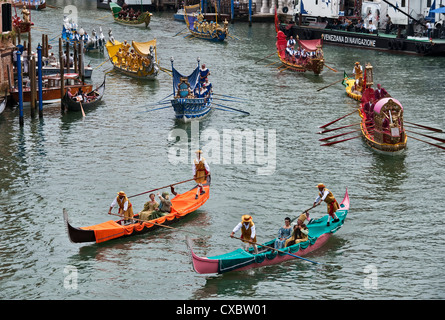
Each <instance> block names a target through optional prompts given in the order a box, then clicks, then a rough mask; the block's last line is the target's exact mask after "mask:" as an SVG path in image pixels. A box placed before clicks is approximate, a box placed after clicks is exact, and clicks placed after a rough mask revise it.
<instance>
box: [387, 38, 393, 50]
mask: <svg viewBox="0 0 445 320" xmlns="http://www.w3.org/2000/svg"><path fill="white" fill-rule="evenodd" d="M388 49H389V50H392V40H390V41H388Z"/></svg>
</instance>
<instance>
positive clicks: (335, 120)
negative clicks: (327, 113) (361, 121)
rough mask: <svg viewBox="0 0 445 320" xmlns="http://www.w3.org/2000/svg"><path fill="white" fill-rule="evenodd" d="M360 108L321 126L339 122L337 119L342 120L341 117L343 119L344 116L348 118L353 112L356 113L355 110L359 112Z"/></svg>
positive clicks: (324, 126)
mask: <svg viewBox="0 0 445 320" xmlns="http://www.w3.org/2000/svg"><path fill="white" fill-rule="evenodd" d="M358 110H359V109H355V110H354V111H352V112H351V113H348V114H347V115H344V116H342V117H340V118H338V119H335V120H334V121H331V122H329V123H326V124H325V125H322V126H320V127H319V128H322V129H323V128H326V127H328V126H330V125H331V124H333V123H335V122H337V121H339V120H341V119H343V118H346V117H347V116H350V115H351V114H353V113H355V112H357V111H358Z"/></svg>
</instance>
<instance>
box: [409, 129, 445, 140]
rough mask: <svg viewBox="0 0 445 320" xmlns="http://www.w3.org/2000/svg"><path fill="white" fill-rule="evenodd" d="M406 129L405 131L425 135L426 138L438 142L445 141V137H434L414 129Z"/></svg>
mask: <svg viewBox="0 0 445 320" xmlns="http://www.w3.org/2000/svg"><path fill="white" fill-rule="evenodd" d="M406 131H407V132H411V133H415V134H418V135H420V136H423V137H427V138H430V139H434V140H436V141H439V142H445V139H442V138H436V137H433V136H429V135H427V134H423V133H420V132H415V131H411V130H406Z"/></svg>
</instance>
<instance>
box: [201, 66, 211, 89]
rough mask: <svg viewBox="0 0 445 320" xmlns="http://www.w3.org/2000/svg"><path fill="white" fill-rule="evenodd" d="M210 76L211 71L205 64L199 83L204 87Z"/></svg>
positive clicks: (202, 67)
mask: <svg viewBox="0 0 445 320" xmlns="http://www.w3.org/2000/svg"><path fill="white" fill-rule="evenodd" d="M209 75H210V70H209V69H207V68H206V65H205V64H203V65H202V66H201V70H199V83H200V84H201V85H202V84H203V83H204V82H205V81H206V79H207V77H208V76H209Z"/></svg>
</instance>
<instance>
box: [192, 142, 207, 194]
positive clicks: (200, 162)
mask: <svg viewBox="0 0 445 320" xmlns="http://www.w3.org/2000/svg"><path fill="white" fill-rule="evenodd" d="M201 154H202V151H201V150H197V151H196V159H195V160H194V161H193V179H195V182H196V183H197V184H198V188H197V189H196V196H195V199H198V196H199V195H200V194H204V193H205V190H204V188H203V187H202V184H203V183H205V182H206V181H207V175H210V167H209V165H208V164H207V161H206V159H204V158H203V157H201Z"/></svg>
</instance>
